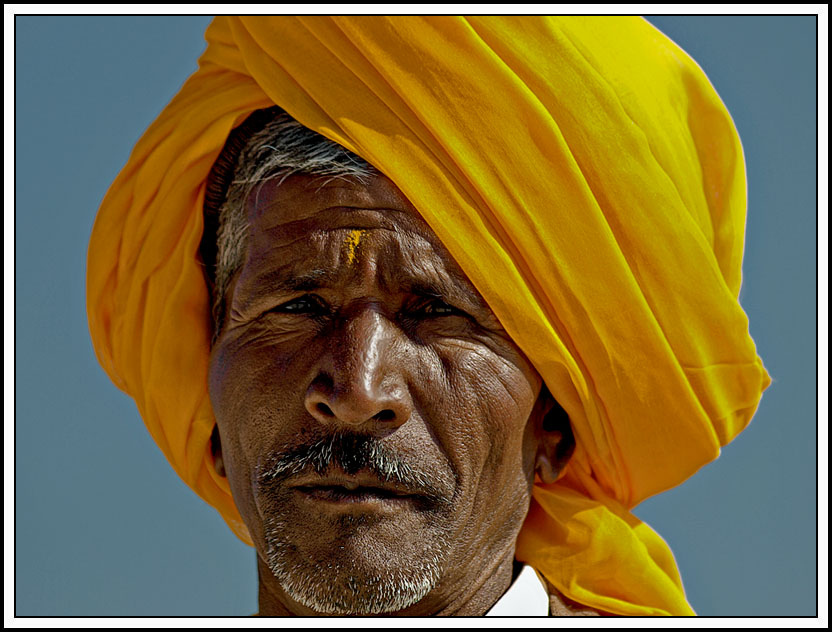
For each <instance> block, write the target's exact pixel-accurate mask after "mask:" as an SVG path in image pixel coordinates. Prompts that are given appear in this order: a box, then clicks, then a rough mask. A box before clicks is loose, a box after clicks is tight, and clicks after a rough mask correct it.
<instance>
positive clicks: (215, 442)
mask: <svg viewBox="0 0 832 632" xmlns="http://www.w3.org/2000/svg"><path fill="white" fill-rule="evenodd" d="M211 454H213V455H214V471H215V472H216V473H217V474H219V475H220V476H222V477H223V478H226V476H225V463H224V462H223V460H222V443H221V442H220V431H219V428H218V427H217V426H216V425H214V431H213V432H212V433H211Z"/></svg>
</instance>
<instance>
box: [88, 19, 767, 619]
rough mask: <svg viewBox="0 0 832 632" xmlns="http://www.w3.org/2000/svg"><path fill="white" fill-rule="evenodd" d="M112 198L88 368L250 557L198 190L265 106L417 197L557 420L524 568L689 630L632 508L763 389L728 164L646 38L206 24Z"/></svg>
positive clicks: (310, 23) (683, 77) (438, 23)
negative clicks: (569, 432) (232, 462)
mask: <svg viewBox="0 0 832 632" xmlns="http://www.w3.org/2000/svg"><path fill="white" fill-rule="evenodd" d="M206 39H207V41H208V47H207V49H206V51H205V53H204V54H203V55H202V57H201V58H200V62H199V69H198V70H197V72H196V73H194V75H193V76H192V77H190V78H189V79H188V81H187V82H186V83H185V84H184V86H183V87H182V90H181V91H180V92H179V94H178V95H176V97H174V99H173V100H172V101H171V103H170V104H169V105H168V106H167V107H166V108H165V110H164V111H163V112H162V113H161V114H160V115H159V117H158V118H157V119H156V121H155V122H154V123H153V124H152V125H151V126H150V128H149V129H148V130H147V132H146V133H145V134H144V136H143V137H142V138H141V140H140V141H139V143H138V144H137V145H136V147H135V149H134V151H133V153H132V155H131V157H130V160H129V161H128V163H127V165H126V166H125V168H124V169H123V171H122V172H121V174H120V175H119V176H118V178H117V180H116V181H115V183H114V184H113V186H112V187H111V189H110V191H109V192H108V194H107V196H106V198H105V200H104V202H103V204H102V205H101V209H100V211H99V214H98V218H97V220H96V223H95V228H94V230H93V234H92V239H91V243H90V249H89V261H88V264H89V267H88V279H87V282H88V286H87V293H88V298H87V300H88V304H87V306H88V313H89V323H90V330H91V332H92V338H93V342H94V345H95V349H96V352H97V354H98V358H99V360H100V361H101V363H102V365H103V366H104V367H105V369H106V370H107V372H108V373H109V375H110V377H111V378H112V379H113V381H114V382H115V383H116V384H117V385H118V386H119V387H120V388H122V389H123V390H125V391H126V392H127V393H129V394H130V395H131V396H133V397H134V398H135V400H136V403H137V404H138V408H139V411H140V413H141V415H142V417H143V418H144V420H145V423H146V424H147V427H148V429H149V430H150V433H151V434H152V435H153V438H154V439H155V440H156V442H157V443H158V444H159V446H160V448H161V449H162V451H163V452H164V453H165V455H166V456H167V458H168V460H169V461H170V463H171V465H173V467H174V468H175V469H176V471H177V472H178V473H179V475H180V476H181V477H182V478H183V479H184V480H185V481H186V482H187V483H188V485H190V486H191V487H192V488H193V489H194V490H195V491H196V492H197V493H198V494H199V495H200V496H201V497H202V498H204V499H205V500H206V501H208V502H209V503H211V504H212V505H213V506H214V507H216V508H217V510H218V511H219V512H220V513H221V514H222V516H223V517H224V518H225V520H226V521H227V522H228V524H229V525H230V526H231V528H232V529H233V530H234V532H235V533H236V534H237V535H238V536H239V537H240V538H242V539H243V540H245V541H247V542H249V543H250V538H249V535H248V532H247V530H246V527H245V526H244V525H243V524H242V522H241V520H240V517H239V514H238V512H237V509H236V507H235V506H234V501H233V500H232V497H231V493H230V490H229V487H228V483H227V481H226V479H224V478H221V477H219V476H218V475H217V474H216V473H215V472H214V467H213V461H212V456H211V449H210V435H211V431H212V429H213V426H214V417H213V413H212V411H211V405H210V401H209V398H208V389H207V373H208V353H209V343H210V337H211V331H210V323H209V314H210V310H209V297H208V291H207V289H206V286H205V282H204V280H203V273H202V269H201V267H200V266H201V263H200V261H199V258H198V254H197V253H198V249H199V242H200V239H201V236H202V230H203V224H202V222H203V216H202V206H203V198H204V193H205V180H206V177H207V175H208V173H209V171H210V169H211V166H212V164H213V162H214V160H215V159H216V158H217V156H218V154H219V152H220V150H221V149H222V147H223V144H224V142H225V140H226V138H227V137H228V135H229V132H230V131H231V130H232V128H234V127H235V126H236V125H238V124H240V123H241V122H242V121H243V120H245V118H246V117H247V116H248V115H249V114H250V113H251V112H252V111H254V110H256V109H260V108H265V107H269V106H272V105H275V104H277V105H279V106H281V107H282V108H284V109H285V110H286V111H287V112H288V113H289V114H290V115H292V116H293V117H294V118H296V119H297V120H298V121H300V122H301V123H302V124H304V125H305V126H307V127H309V128H311V129H313V130H315V131H317V132H319V133H321V134H323V135H324V136H326V137H328V138H330V139H332V140H334V141H336V142H338V143H340V144H341V145H343V146H345V147H347V148H348V149H350V150H352V151H353V152H355V153H357V154H358V155H360V156H361V157H363V158H364V159H366V160H367V161H368V162H370V163H371V164H373V165H374V166H376V167H377V168H378V169H380V170H381V171H382V172H383V173H384V174H386V175H387V176H388V177H389V178H391V179H392V180H393V181H394V182H395V183H396V184H397V185H398V186H399V188H400V189H401V190H402V192H403V193H404V194H405V195H406V196H407V197H408V198H409V199H410V200H411V201H412V202H413V204H414V205H415V206H416V208H418V209H419V211H420V212H421V213H422V215H423V216H424V218H425V220H426V221H427V222H428V224H429V225H430V226H431V227H432V228H433V230H434V231H435V232H436V234H437V235H438V236H439V238H440V239H441V240H442V241H443V242H444V244H445V245H446V246H447V248H448V250H449V251H450V253H451V254H452V256H453V257H454V258H455V259H456V260H457V262H458V263H459V265H460V266H461V267H462V269H463V270H464V271H465V272H466V274H467V275H468V277H469V278H470V279H471V281H472V282H473V283H474V285H475V286H476V287H477V288H478V289H479V291H480V292H481V294H482V295H483V296H484V297H485V299H486V300H487V301H488V303H489V305H490V306H491V308H492V309H493V311H494V313H495V314H496V315H497V317H498V318H499V319H500V321H501V322H502V323H503V325H504V326H505V328H506V330H507V331H508V333H509V335H510V336H511V337H512V338H513V339H514V341H515V342H516V343H517V344H518V345H519V346H520V348H521V349H522V350H523V351H524V352H525V354H526V355H527V356H528V357H529V359H530V360H531V361H532V362H533V363H534V365H535V367H536V368H537V371H538V372H539V373H540V374H541V376H542V377H543V378H544V380H545V381H546V384H547V385H548V387H549V389H550V391H551V392H552V393H553V394H554V396H555V397H556V398H557V400H558V401H559V402H560V403H561V405H562V406H563V407H564V409H565V410H566V411H567V412H568V414H569V418H570V420H571V422H572V426H573V428H574V432H575V437H576V441H577V449H576V452H575V456H574V458H573V460H572V461H571V463H570V465H569V467H568V469H567V472H566V474H565V475H564V476H563V477H562V478H561V479H560V480H559V481H558V482H557V483H554V484H551V485H543V484H540V483H539V482H538V483H537V484H536V485H535V488H534V500H533V502H532V507H531V509H530V513H529V517H528V519H527V521H526V523H525V525H524V527H523V529H522V532H521V534H520V538H519V540H518V543H517V557H518V558H519V559H521V560H524V561H527V562H528V563H530V564H531V565H532V566H534V567H535V568H536V569H537V570H538V571H540V572H541V573H542V574H543V575H545V576H546V577H547V578H548V580H549V581H550V582H551V583H552V584H554V585H555V586H556V587H557V588H558V589H559V590H560V591H561V592H563V593H564V594H565V595H566V596H567V597H569V598H571V599H574V600H575V601H578V602H581V603H584V604H587V605H589V606H593V607H595V608H598V609H600V610H604V611H607V612H611V613H618V614H668V613H669V614H690V613H692V610H691V609H690V606H689V605H688V604H687V602H686V600H685V597H684V592H683V590H682V586H681V581H680V579H679V575H678V571H677V570H676V565H675V562H674V560H673V556H672V554H671V552H670V550H669V549H668V548H667V546H666V544H665V543H664V542H663V541H662V539H661V538H660V537H659V536H658V535H656V534H655V533H654V532H653V531H652V530H651V529H650V528H649V527H648V526H647V525H645V524H643V523H641V522H640V521H639V520H638V519H637V518H635V517H634V516H633V515H632V514H630V513H629V510H630V509H631V508H632V507H634V506H635V505H636V504H638V503H639V502H640V501H642V500H643V499H645V498H647V497H648V496H650V495H652V494H656V493H658V492H661V491H663V490H666V489H668V488H670V487H673V486H675V485H678V484H679V483H681V482H682V481H684V480H685V479H686V478H687V477H689V476H690V475H691V474H693V473H694V472H696V471H697V470H698V469H699V468H700V467H702V465H704V464H705V463H708V462H709V461H711V460H713V459H715V458H716V457H717V456H718V454H719V449H720V446H722V445H725V444H726V443H728V442H729V441H731V440H732V439H733V438H734V437H735V436H736V435H737V434H738V433H739V432H740V431H741V430H742V429H743V428H744V427H745V426H746V424H747V423H748V422H749V420H750V419H751V416H752V414H753V413H754V410H755V409H756V407H757V404H758V402H759V399H760V396H761V393H762V391H763V390H764V389H765V388H766V387H767V386H768V384H769V381H770V380H769V377H768V375H767V374H766V371H765V369H764V368H763V365H762V362H761V361H760V359H759V358H758V357H757V353H756V350H755V346H754V342H753V341H752V340H751V338H750V337H749V334H748V321H747V318H746V315H745V313H744V312H743V310H742V308H741V307H740V305H739V303H738V302H737V297H738V294H739V289H740V277H741V263H742V251H743V239H744V226H745V202H746V200H745V169H744V161H743V155H742V147H741V145H740V141H739V138H738V137H737V133H736V130H735V129H734V125H733V123H732V121H731V118H730V116H729V114H728V112H727V111H726V110H725V107H724V106H723V104H722V102H721V101H720V99H719V97H718V96H717V94H716V93H715V92H714V90H713V88H712V87H711V85H710V83H709V82H708V79H707V78H706V77H705V75H704V73H703V72H702V71H701V70H700V68H699V67H698V66H697V65H696V63H694V62H693V61H692V60H691V59H690V58H689V57H688V56H687V55H686V54H685V53H684V52H683V51H682V50H680V49H679V48H678V47H677V46H676V45H674V44H673V43H672V42H671V41H670V40H668V39H667V38H666V37H665V36H664V35H662V34H661V33H659V32H658V31H657V30H656V29H654V28H653V27H652V26H651V25H650V24H648V23H647V22H645V21H644V20H642V19H639V18H626V17H625V18H620V17H615V18H599V17H590V18H579V17H570V18H562V19H552V18H537V17H534V18H529V17H499V18H490V17H481V18H467V19H466V18H457V17H430V18H421V17H406V18H402V17H396V18H381V17H341V18H327V17H302V18H294V17H279V18H262V17H254V18H228V17H223V18H217V19H215V20H214V21H213V23H212V24H211V25H210V27H209V28H208V30H207V32H206Z"/></svg>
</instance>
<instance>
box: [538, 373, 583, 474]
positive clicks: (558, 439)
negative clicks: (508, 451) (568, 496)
mask: <svg viewBox="0 0 832 632" xmlns="http://www.w3.org/2000/svg"><path fill="white" fill-rule="evenodd" d="M540 397H541V398H543V397H547V398H548V399H549V401H548V402H545V407H544V410H546V411H547V412H546V413H545V414H544V415H543V416H542V419H541V421H540V427H539V428H538V429H537V431H538V435H537V436H538V444H537V455H536V457H535V472H536V473H537V475H538V476H539V477H540V480H541V481H542V482H543V483H545V484H549V483H554V482H555V481H556V480H558V478H559V477H560V474H561V472H563V469H564V468H565V467H566V464H567V463H568V462H569V459H570V458H572V454H573V453H574V452H575V437H574V435H573V434H572V426H571V424H570V423H569V415H567V414H566V411H565V410H564V409H563V408H562V407H561V406H560V404H558V402H557V401H556V400H555V398H554V397H552V395H551V394H550V393H549V391H548V389H547V388H546V386H545V385H544V386H543V390H542V391H541V393H540ZM547 409H548V410H547Z"/></svg>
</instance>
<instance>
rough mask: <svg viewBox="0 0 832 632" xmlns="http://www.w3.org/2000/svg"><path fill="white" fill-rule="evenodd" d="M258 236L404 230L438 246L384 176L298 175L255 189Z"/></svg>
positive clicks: (251, 211)
mask: <svg viewBox="0 0 832 632" xmlns="http://www.w3.org/2000/svg"><path fill="white" fill-rule="evenodd" d="M247 213H248V218H249V222H250V223H251V225H252V227H253V228H255V230H258V231H260V232H268V233H270V234H272V235H274V236H279V235H281V234H285V235H287V236H289V234H290V233H297V234H304V233H305V234H310V233H313V232H316V231H326V230H332V229H338V228H364V229H372V228H386V229H388V230H403V231H406V232H410V233H413V234H415V235H419V236H421V237H422V238H424V239H427V240H428V241H430V242H432V243H433V242H435V243H436V244H439V240H438V239H437V238H436V235H435V234H434V233H433V231H432V230H431V229H430V227H429V226H428V225H427V223H425V221H424V219H422V217H421V215H419V212H418V211H417V210H416V209H415V208H414V206H413V205H412V204H411V203H410V201H409V200H408V199H407V198H406V197H405V196H404V194H403V193H402V192H401V191H399V189H398V187H396V185H395V184H393V182H391V181H390V180H389V179H388V178H386V177H385V176H382V175H376V176H371V177H368V178H366V179H364V180H363V181H361V182H359V181H358V180H356V179H353V178H349V179H348V178H331V177H327V176H310V175H294V176H290V177H288V178H286V179H281V180H278V179H272V180H269V181H267V182H265V183H264V184H263V185H262V186H260V187H257V188H255V190H253V191H252V192H251V194H250V195H249V198H248V201H247Z"/></svg>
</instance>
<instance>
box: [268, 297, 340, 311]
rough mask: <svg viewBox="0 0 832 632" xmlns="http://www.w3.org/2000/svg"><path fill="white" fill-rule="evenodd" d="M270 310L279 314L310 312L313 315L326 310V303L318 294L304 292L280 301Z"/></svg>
mask: <svg viewBox="0 0 832 632" xmlns="http://www.w3.org/2000/svg"><path fill="white" fill-rule="evenodd" d="M269 311H271V312H277V313H279V314H310V315H313V316H320V315H322V314H325V313H326V311H327V306H326V303H324V302H323V300H322V299H321V298H320V297H319V296H315V295H314V294H304V295H303V296H299V297H298V298H294V299H292V300H291V301H286V302H285V303H281V304H280V305H278V306H277V307H273V308H272V309H271V310H269Z"/></svg>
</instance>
